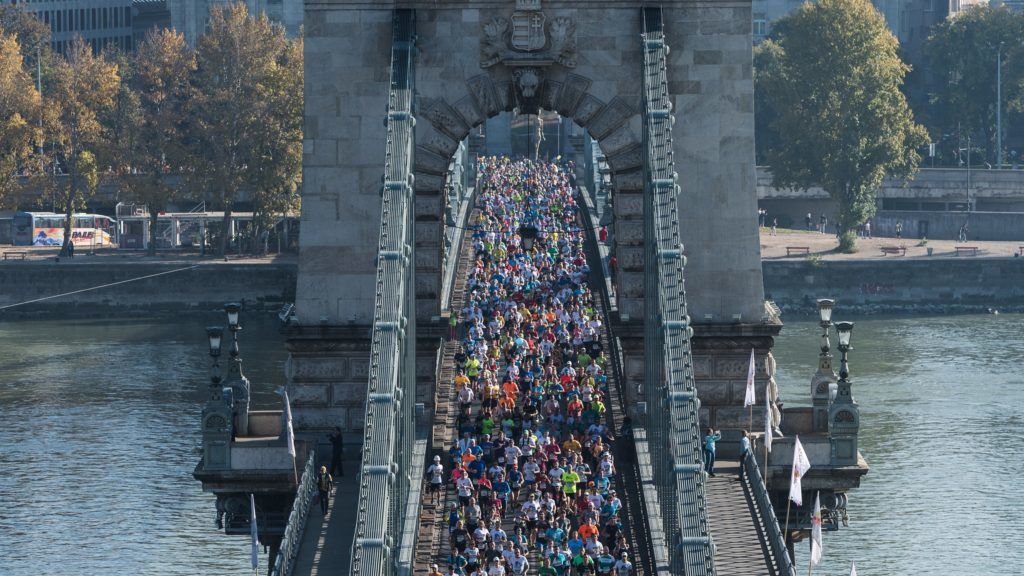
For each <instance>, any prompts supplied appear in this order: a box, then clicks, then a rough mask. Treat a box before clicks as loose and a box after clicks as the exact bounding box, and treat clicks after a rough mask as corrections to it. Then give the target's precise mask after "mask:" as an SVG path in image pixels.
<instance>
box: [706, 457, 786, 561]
mask: <svg viewBox="0 0 1024 576" xmlns="http://www.w3.org/2000/svg"><path fill="white" fill-rule="evenodd" d="M739 470H740V465H739V462H736V461H722V460H719V461H718V462H716V463H715V473H716V475H715V476H714V477H709V478H708V481H707V500H708V517H709V519H710V524H711V536H712V538H714V541H715V568H716V571H717V572H718V574H719V575H721V576H727V575H730V574H736V575H740V574H742V575H744V576H772V574H774V573H775V572H774V570H773V568H772V567H770V566H769V565H768V559H769V558H770V555H769V554H768V549H767V547H766V546H765V544H764V538H763V537H762V529H761V526H760V523H759V521H758V519H757V518H756V517H755V515H754V512H753V507H752V506H751V505H750V499H749V498H748V495H747V492H746V490H745V488H744V486H743V482H742V481H741V480H740V479H739V477H738V474H739Z"/></svg>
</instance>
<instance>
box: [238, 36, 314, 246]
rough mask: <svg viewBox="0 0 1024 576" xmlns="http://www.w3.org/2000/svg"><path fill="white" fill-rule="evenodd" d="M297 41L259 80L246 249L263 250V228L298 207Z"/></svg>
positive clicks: (299, 63) (300, 65) (299, 109)
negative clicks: (249, 245) (249, 246)
mask: <svg viewBox="0 0 1024 576" xmlns="http://www.w3.org/2000/svg"><path fill="white" fill-rule="evenodd" d="M302 51H303V43H302V39H301V38H298V39H295V40H290V41H287V43H286V45H285V46H284V47H283V50H282V51H281V53H280V54H279V55H278V58H277V61H276V62H275V66H274V67H273V69H272V70H271V71H270V73H269V74H268V76H267V78H266V79H265V81H264V83H263V84H262V85H261V87H260V88H261V92H262V97H261V103H260V105H259V107H258V108H257V109H256V113H257V122H256V130H255V138H254V140H253V144H254V145H255V148H256V155H255V158H256V161H255V163H254V167H253V171H252V180H251V182H250V189H251V191H252V203H253V227H252V240H253V244H252V251H253V253H254V254H261V253H263V252H265V251H266V232H267V231H268V230H269V228H270V227H271V226H273V225H274V223H275V222H276V219H277V217H278V216H280V215H283V214H286V213H287V212H289V211H293V210H296V209H298V206H299V185H300V183H301V175H302V123H303V115H302V112H303V109H302V106H303V98H302V95H303V86H302V84H303V56H302Z"/></svg>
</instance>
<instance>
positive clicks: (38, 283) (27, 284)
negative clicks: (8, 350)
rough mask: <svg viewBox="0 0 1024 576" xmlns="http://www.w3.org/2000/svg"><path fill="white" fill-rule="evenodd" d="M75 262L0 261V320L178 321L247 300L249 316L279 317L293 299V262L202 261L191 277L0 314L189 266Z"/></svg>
mask: <svg viewBox="0 0 1024 576" xmlns="http://www.w3.org/2000/svg"><path fill="white" fill-rule="evenodd" d="M75 260H76V262H74V263H69V262H31V261H30V262H3V264H2V265H0V317H3V316H8V317H10V316H27V315H29V316H30V315H52V314H59V315H65V314H66V315H71V316H76V317H104V316H138V315H152V314H176V313H182V312H188V311H195V310H214V309H218V308H220V307H221V306H223V304H224V302H230V301H236V302H242V301H244V305H245V307H246V309H248V310H260V309H266V310H277V309H280V307H281V305H282V304H283V303H284V302H291V301H293V300H294V294H295V274H296V267H295V264H294V262H290V263H289V262H284V263H258V264H244V263H224V262H218V263H210V262H206V263H202V264H199V265H198V266H196V267H195V268H192V269H190V270H181V271H177V272H173V273H170V274H161V275H159V276H153V277H151V278H146V279H143V280H137V281H132V282H126V283H122V284H117V285H114V286H108V287H105V288H100V289H97V290H87V291H84V292H79V293H77V294H70V295H67V296H62V297H60V298H53V299H47V300H43V301H41V302H36V303H32V304H26V305H24V306H17V307H12V308H6V309H4V308H3V307H5V306H9V305H11V304H16V303H20V302H26V301H29V300H35V299H37V298H45V297H48V296H53V295H57V294H66V293H69V292H75V291H78V290H85V289H88V288H93V287H96V286H102V285H109V284H114V283H116V282H122V281H125V280H132V279H135V278H140V277H143V276H149V275H153V274H160V273H161V272H170V271H172V270H179V269H181V268H187V267H188V266H190V264H182V263H120V262H109V263H108V262H89V263H86V262H81V263H79V262H77V261H78V260H79V259H78V258H76V259H75Z"/></svg>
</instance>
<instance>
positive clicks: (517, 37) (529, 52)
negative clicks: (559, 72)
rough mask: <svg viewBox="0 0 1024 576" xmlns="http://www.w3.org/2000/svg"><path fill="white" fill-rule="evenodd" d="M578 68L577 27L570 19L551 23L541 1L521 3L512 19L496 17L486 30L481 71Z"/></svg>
mask: <svg viewBox="0 0 1024 576" xmlns="http://www.w3.org/2000/svg"><path fill="white" fill-rule="evenodd" d="M555 63H558V64H561V65H562V66H565V67H566V68H574V67H575V66H576V25H575V24H574V23H573V22H572V20H571V19H570V18H568V17H564V16H563V17H558V18H555V19H553V20H551V21H548V19H547V17H546V16H545V15H544V13H543V12H541V7H540V0H518V1H517V2H516V10H515V12H513V13H512V16H511V18H505V17H503V16H495V17H494V18H491V20H490V21H489V22H486V23H485V24H484V26H483V34H482V35H481V37H480V67H481V68H490V67H491V66H494V65H496V64H505V65H507V66H546V65H549V64H555Z"/></svg>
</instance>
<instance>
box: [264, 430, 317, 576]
mask: <svg viewBox="0 0 1024 576" xmlns="http://www.w3.org/2000/svg"><path fill="white" fill-rule="evenodd" d="M315 493H316V451H315V450H310V451H309V458H307V459H306V466H305V467H304V468H303V469H302V478H301V479H300V480H299V486H298V488H296V490H295V500H294V501H293V502H292V511H291V514H289V515H288V524H287V525H285V528H284V537H282V538H281V548H280V549H279V550H278V552H277V558H276V559H275V560H274V565H273V566H272V567H271V568H270V576H291V573H292V568H294V566H295V558H296V557H298V555H299V546H300V545H301V544H302V535H303V533H304V532H305V531H306V518H307V517H308V516H309V509H310V507H311V506H312V505H313V496H314V495H315Z"/></svg>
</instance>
